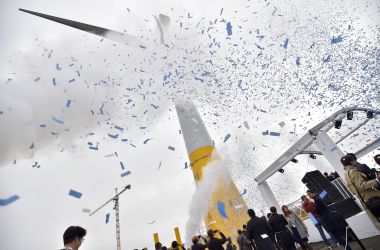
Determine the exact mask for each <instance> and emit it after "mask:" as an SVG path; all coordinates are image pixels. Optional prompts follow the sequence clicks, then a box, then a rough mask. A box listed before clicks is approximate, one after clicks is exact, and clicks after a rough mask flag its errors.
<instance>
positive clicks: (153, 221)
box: [148, 220, 156, 225]
mask: <svg viewBox="0 0 380 250" xmlns="http://www.w3.org/2000/svg"><path fill="white" fill-rule="evenodd" d="M155 222H156V220H152V221H151V222H148V224H151V225H152V224H153V223H155Z"/></svg>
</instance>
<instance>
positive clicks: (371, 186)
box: [344, 166, 380, 230]
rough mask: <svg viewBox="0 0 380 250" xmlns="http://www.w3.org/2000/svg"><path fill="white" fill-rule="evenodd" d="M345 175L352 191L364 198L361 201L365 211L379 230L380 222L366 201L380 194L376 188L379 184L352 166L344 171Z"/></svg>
mask: <svg viewBox="0 0 380 250" xmlns="http://www.w3.org/2000/svg"><path fill="white" fill-rule="evenodd" d="M344 177H345V178H346V182H347V186H348V188H349V189H350V190H351V192H352V193H353V194H355V195H356V196H357V197H358V198H359V199H360V200H361V199H363V200H361V202H362V204H363V207H364V208H365V211H366V212H367V215H368V216H369V218H370V219H371V221H372V223H373V225H374V226H375V227H376V228H377V230H380V224H379V223H378V222H377V219H376V218H375V217H374V216H373V214H372V213H371V212H370V211H369V210H368V209H367V207H366V205H365V202H367V201H368V200H369V199H370V198H372V197H375V196H380V191H379V190H378V189H376V188H375V187H377V185H378V184H377V182H376V180H370V181H367V180H366V179H365V175H364V174H363V173H362V172H360V171H359V170H357V169H355V168H353V167H351V166H348V167H347V169H346V171H345V172H344ZM358 192H359V193H360V195H359V194H358ZM360 197H361V198H360Z"/></svg>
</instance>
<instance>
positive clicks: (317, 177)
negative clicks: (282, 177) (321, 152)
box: [302, 170, 344, 204]
mask: <svg viewBox="0 0 380 250" xmlns="http://www.w3.org/2000/svg"><path fill="white" fill-rule="evenodd" d="M302 182H303V183H304V184H305V185H306V187H307V188H308V189H312V190H314V191H315V192H317V193H318V194H319V193H321V192H322V191H323V190H325V191H326V192H327V195H326V197H325V198H324V199H323V201H324V202H325V203H326V204H332V203H334V202H338V201H341V200H344V197H343V195H342V194H341V193H340V192H339V190H338V189H337V188H336V187H335V186H334V185H333V184H331V182H330V181H329V180H328V179H327V178H326V177H325V176H324V175H323V174H322V173H321V172H320V171H318V170H315V171H311V172H307V173H306V174H305V176H304V177H303V178H302Z"/></svg>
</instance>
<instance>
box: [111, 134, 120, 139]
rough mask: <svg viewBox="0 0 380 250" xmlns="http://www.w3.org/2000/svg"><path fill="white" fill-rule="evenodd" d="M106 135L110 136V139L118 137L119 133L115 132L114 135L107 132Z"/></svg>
mask: <svg viewBox="0 0 380 250" xmlns="http://www.w3.org/2000/svg"><path fill="white" fill-rule="evenodd" d="M108 136H109V137H111V138H112V139H117V138H118V137H119V134H116V135H112V134H108Z"/></svg>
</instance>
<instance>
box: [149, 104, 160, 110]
mask: <svg viewBox="0 0 380 250" xmlns="http://www.w3.org/2000/svg"><path fill="white" fill-rule="evenodd" d="M150 106H152V107H153V108H154V109H158V108H159V107H160V106H157V105H154V104H151V105H150Z"/></svg>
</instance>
